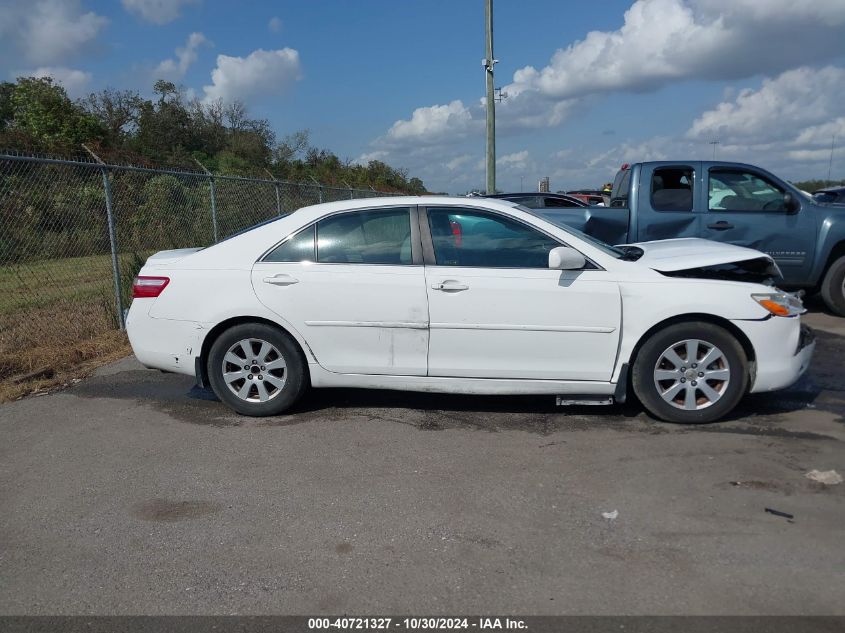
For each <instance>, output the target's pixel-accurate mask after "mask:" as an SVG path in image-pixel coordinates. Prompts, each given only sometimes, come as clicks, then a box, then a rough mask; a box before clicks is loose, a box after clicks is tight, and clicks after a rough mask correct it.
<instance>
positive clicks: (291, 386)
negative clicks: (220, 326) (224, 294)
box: [208, 323, 308, 416]
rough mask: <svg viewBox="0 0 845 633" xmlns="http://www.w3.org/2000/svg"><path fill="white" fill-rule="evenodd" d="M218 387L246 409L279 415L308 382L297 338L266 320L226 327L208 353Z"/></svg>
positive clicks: (211, 378)
mask: <svg viewBox="0 0 845 633" xmlns="http://www.w3.org/2000/svg"><path fill="white" fill-rule="evenodd" d="M208 378H209V382H210V383H211V387H212V389H214V393H215V394H217V397H218V398H220V400H222V401H223V402H225V403H226V404H227V405H229V406H230V407H231V408H232V409H234V410H235V411H237V412H238V413H241V414H243V415H252V416H265V415H278V414H279V413H282V412H284V411H286V410H287V409H289V408H290V407H291V406H293V405H294V404H295V403H296V401H297V400H299V398H300V397H301V396H302V394H303V393H304V392H305V389H306V388H307V385H308V380H307V375H306V364H305V359H304V358H303V356H302V352H301V351H300V349H299V346H298V345H297V344H296V342H295V341H294V340H293V339H292V338H291V337H290V336H288V335H287V334H285V333H284V332H282V331H281V330H279V329H277V328H274V327H272V326H270V325H266V324H263V323H245V324H242V325H236V326H234V327H232V328H229V329H228V330H226V331H225V332H223V333H222V334H221V335H220V336H219V337H217V340H216V341H214V343H213V344H212V346H211V350H210V352H209V355H208Z"/></svg>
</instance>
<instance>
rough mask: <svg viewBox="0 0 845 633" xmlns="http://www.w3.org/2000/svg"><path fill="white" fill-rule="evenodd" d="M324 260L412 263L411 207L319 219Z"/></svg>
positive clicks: (319, 254)
mask: <svg viewBox="0 0 845 633" xmlns="http://www.w3.org/2000/svg"><path fill="white" fill-rule="evenodd" d="M317 261H318V262H319V263H321V264H411V263H412V256H411V210H410V209H409V208H407V207H400V208H395V209H373V210H366V211H352V212H349V213H340V214H338V215H332V216H329V217H328V218H326V219H324V220H320V221H319V222H317Z"/></svg>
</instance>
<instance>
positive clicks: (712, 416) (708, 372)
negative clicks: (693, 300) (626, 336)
mask: <svg viewBox="0 0 845 633" xmlns="http://www.w3.org/2000/svg"><path fill="white" fill-rule="evenodd" d="M631 382H632V386H633V388H634V393H635V394H636V395H637V397H638V398H639V399H640V402H642V404H643V406H644V407H645V408H646V409H647V410H648V412H649V413H651V414H652V415H653V416H655V417H656V418H659V419H661V420H665V421H667V422H680V423H685V424H700V423H705V422H714V421H716V420H718V419H720V418H722V417H724V416H725V415H727V414H728V413H730V411H731V410H733V408H734V407H735V406H736V405H737V403H738V402H739V401H740V399H741V398H742V396H743V395H744V394H745V391H746V389H747V387H748V358H747V357H746V354H745V350H743V348H742V345H740V343H739V341H737V339H736V337H734V336H733V335H732V334H731V333H730V332H728V331H727V330H725V329H724V328H721V327H719V326H717V325H714V324H712V323H701V322H690V323H677V324H675V325H670V326H669V327H667V328H665V329H663V330H660V331H658V332H656V333H654V334H653V335H652V336H651V337H650V338H649V339H648V340H647V341H646V342H645V343H644V344H643V345H642V347H641V348H640V351H639V353H638V354H637V357H636V359H635V361H634V365H633V369H632V374H631Z"/></svg>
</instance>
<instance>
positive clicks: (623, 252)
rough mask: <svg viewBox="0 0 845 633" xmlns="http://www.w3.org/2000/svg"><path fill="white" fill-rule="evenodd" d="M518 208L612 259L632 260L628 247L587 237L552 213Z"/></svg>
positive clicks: (519, 206) (518, 206)
mask: <svg viewBox="0 0 845 633" xmlns="http://www.w3.org/2000/svg"><path fill="white" fill-rule="evenodd" d="M516 208H517V209H520V210H521V211H525V212H526V213H530V214H531V215H533V216H535V217H538V218H540V219H542V220H545V221H546V222H549V223H550V224H554V225H555V226H556V227H558V228H561V229H563V230H564V231H566V232H567V233H571V234H572V235H574V236H575V237H577V238H579V239H581V240H584V241H585V242H587V243H588V244H590V245H591V246H595V247H596V248H597V249H599V250H600V251H602V252H603V253H605V254H607V255H610V256H611V257H615V258H616V259H630V258H631V252H630V251H629V250H628V248H627V247H625V248H616V247H615V246H611V245H610V244H606V243H604V242H602V241H601V240H599V239H596V238H595V237H593V236H592V235H587V234H586V233H584V232H582V231H579V230H578V229H574V228H572V227H571V226H569V225H568V224H566V223H565V222H564V221H563V219H562V217H560V216H558V215H556V214H552V213H548V214H546V213H543V214H540V213H537V209H529V208H528V207H524V206H522V205H521V204H518V205H516ZM636 250H637V251H640V249H636ZM640 254H641V252H640Z"/></svg>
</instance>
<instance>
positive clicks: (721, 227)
mask: <svg viewBox="0 0 845 633" xmlns="http://www.w3.org/2000/svg"><path fill="white" fill-rule="evenodd" d="M733 227H734V225H733V224H731V223H730V222H725V221H724V220H720V221H718V222H715V223H714V224H708V225H707V228H708V229H713V230H714V231H727V230H728V229H732V228H733Z"/></svg>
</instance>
